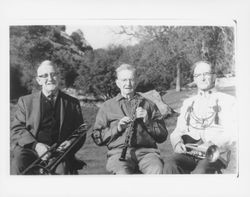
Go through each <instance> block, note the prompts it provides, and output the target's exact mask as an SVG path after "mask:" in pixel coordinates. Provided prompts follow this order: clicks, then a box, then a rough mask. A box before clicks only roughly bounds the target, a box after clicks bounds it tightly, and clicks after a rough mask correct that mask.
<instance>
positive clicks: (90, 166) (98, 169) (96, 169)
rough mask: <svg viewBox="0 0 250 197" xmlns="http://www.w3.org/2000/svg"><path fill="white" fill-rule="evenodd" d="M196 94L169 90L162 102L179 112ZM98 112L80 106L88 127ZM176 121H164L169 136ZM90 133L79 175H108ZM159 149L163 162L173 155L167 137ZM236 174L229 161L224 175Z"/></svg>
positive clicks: (229, 90)
mask: <svg viewBox="0 0 250 197" xmlns="http://www.w3.org/2000/svg"><path fill="white" fill-rule="evenodd" d="M220 90H221V91H223V92H225V93H228V94H231V95H235V88H234V87H227V88H223V89H220ZM195 93H196V90H195V89H192V90H183V91H181V92H176V91H175V90H169V91H168V92H167V93H166V94H165V95H164V96H163V97H162V98H163V100H164V102H166V103H167V104H168V105H169V106H170V107H172V108H173V109H174V110H176V111H179V108H180V107H181V105H182V102H183V100H184V99H185V98H188V97H190V96H191V95H194V94H195ZM97 111H98V107H96V106H95V105H93V104H84V105H82V113H83V117H84V120H85V121H86V123H87V124H88V125H91V126H93V124H94V121H95V116H96V113H97ZM14 112H15V104H13V103H11V105H10V120H12V119H13V114H14ZM176 121H177V117H170V118H168V119H166V120H165V122H166V126H167V129H168V131H169V135H170V134H171V133H172V131H173V130H174V128H175V125H176ZM91 131H92V127H91V128H90V129H89V131H88V133H87V139H86V142H85V144H84V146H83V147H82V148H81V149H80V150H79V151H78V152H77V154H76V155H77V157H78V158H80V159H82V160H84V161H85V162H86V163H87V167H86V168H84V169H82V170H80V171H79V173H80V174H108V172H107V171H106V169H105V165H106V153H107V148H106V147H104V146H102V147H99V146H97V145H95V144H94V142H93V140H92V138H91V136H90V135H91ZM159 149H160V151H161V155H162V158H163V159H164V160H165V159H167V158H168V157H169V156H171V155H172V154H173V149H172V146H171V144H170V140H169V137H168V139H167V140H166V141H165V142H164V143H162V144H159ZM235 172H236V159H235V156H234V158H232V159H231V162H230V164H229V166H228V168H227V169H226V170H225V171H224V173H235Z"/></svg>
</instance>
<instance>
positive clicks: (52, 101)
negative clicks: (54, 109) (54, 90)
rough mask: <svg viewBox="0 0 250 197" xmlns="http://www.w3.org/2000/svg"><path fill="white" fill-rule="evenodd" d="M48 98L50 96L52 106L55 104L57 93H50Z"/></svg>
mask: <svg viewBox="0 0 250 197" xmlns="http://www.w3.org/2000/svg"><path fill="white" fill-rule="evenodd" d="M47 98H48V100H49V102H50V103H51V104H52V106H54V104H55V95H54V94H50V95H49V96H48V97H47Z"/></svg>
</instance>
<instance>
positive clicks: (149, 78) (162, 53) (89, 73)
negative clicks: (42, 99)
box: [10, 26, 235, 99]
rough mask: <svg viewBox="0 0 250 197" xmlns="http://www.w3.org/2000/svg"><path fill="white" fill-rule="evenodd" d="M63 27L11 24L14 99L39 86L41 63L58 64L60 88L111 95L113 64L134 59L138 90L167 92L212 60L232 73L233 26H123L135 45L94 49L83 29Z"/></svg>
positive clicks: (218, 68) (220, 69)
mask: <svg viewBox="0 0 250 197" xmlns="http://www.w3.org/2000/svg"><path fill="white" fill-rule="evenodd" d="M65 28H66V27H65V26H11V27H10V80H11V81H10V98H11V99H16V98H18V97H19V96H21V95H24V94H27V93H30V92H32V91H35V90H37V88H38V87H37V85H36V82H35V80H34V78H35V75H36V67H37V65H38V64H39V63H40V62H41V61H43V60H46V59H50V60H52V61H53V62H55V63H56V64H57V65H58V67H59V69H60V73H61V84H60V85H61V87H62V88H71V87H72V88H76V89H78V90H81V92H82V93H83V94H85V95H93V96H95V97H101V98H104V99H108V98H110V97H113V96H114V95H115V94H117V92H118V89H117V87H116V85H115V78H116V76H115V68H116V67H117V66H118V65H119V64H121V63H130V64H133V65H135V66H136V67H137V70H138V90H140V91H145V90H146V89H147V88H150V89H152V88H157V89H158V90H161V91H165V90H168V89H170V88H176V90H177V91H180V90H181V88H182V87H183V86H185V85H186V84H188V83H190V82H191V81H192V75H191V66H192V64H193V63H194V62H196V61H198V60H208V61H210V62H212V63H213V65H214V66H215V70H216V73H217V74H219V75H220V76H221V75H223V74H226V73H230V72H234V47H235V46H234V39H235V38H234V29H233V27H225V26H126V27H124V26H120V31H119V32H117V33H118V34H127V35H130V36H133V37H136V38H137V40H138V43H137V44H136V45H133V46H113V45H111V46H109V47H107V48H105V49H95V50H93V49H92V47H91V46H90V45H89V44H88V42H87V40H86V39H85V38H84V33H83V32H81V30H77V31H75V32H73V33H72V34H71V35H67V34H66V33H65Z"/></svg>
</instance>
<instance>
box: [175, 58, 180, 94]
mask: <svg viewBox="0 0 250 197" xmlns="http://www.w3.org/2000/svg"><path fill="white" fill-rule="evenodd" d="M176 68H177V69H176V70H177V73H176V88H175V90H176V92H180V91H181V65H180V62H178V63H177V66H176Z"/></svg>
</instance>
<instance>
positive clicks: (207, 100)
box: [165, 61, 237, 174]
mask: <svg viewBox="0 0 250 197" xmlns="http://www.w3.org/2000/svg"><path fill="white" fill-rule="evenodd" d="M193 76H194V82H195V83H196V85H197V88H198V92H197V95H195V96H193V97H191V98H188V99H186V100H185V101H184V102H183V106H182V108H181V112H180V116H179V117H178V121H177V126H176V128H175V130H174V131H173V133H172V134H171V136H170V140H171V144H172V146H173V149H174V152H175V154H174V155H173V156H172V157H171V158H170V159H169V160H168V161H167V162H165V163H166V165H165V173H167V174H186V173H198V174H203V173H215V172H216V171H217V172H218V171H220V169H221V168H223V165H222V162H221V160H220V159H218V160H217V161H216V162H209V160H208V159H206V158H205V159H197V157H194V156H192V155H190V154H187V148H186V145H185V144H186V143H195V144H197V145H198V144H201V143H202V144H203V145H204V147H208V146H210V145H216V146H218V147H219V149H220V150H223V151H228V150H230V149H231V147H232V144H235V141H236V129H237V127H236V109H235V108H236V106H235V105H236V102H235V98H234V97H233V96H230V95H227V94H224V93H221V92H217V91H216V90H215V88H214V86H215V79H216V76H215V74H214V72H213V67H212V65H211V64H210V63H208V62H205V61H200V62H197V63H196V64H195V65H194V75H193ZM190 140H191V141H190ZM188 151H189V150H188Z"/></svg>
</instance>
